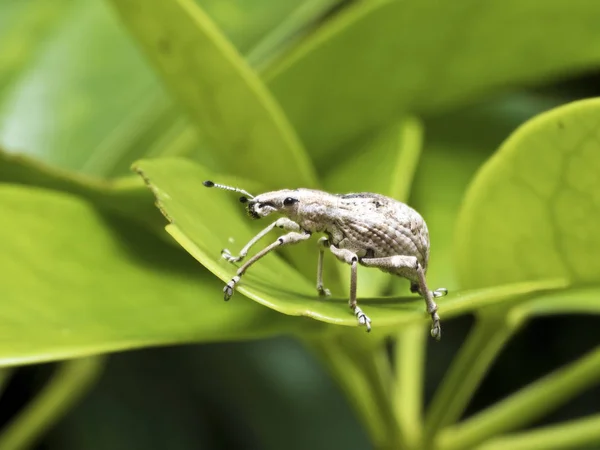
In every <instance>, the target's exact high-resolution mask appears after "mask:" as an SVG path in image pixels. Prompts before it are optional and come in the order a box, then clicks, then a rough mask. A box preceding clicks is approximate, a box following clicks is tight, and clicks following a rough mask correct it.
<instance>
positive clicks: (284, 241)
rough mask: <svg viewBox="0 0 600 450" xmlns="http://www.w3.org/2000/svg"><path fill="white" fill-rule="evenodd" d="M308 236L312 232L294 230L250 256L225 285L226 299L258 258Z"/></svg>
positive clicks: (303, 239)
mask: <svg viewBox="0 0 600 450" xmlns="http://www.w3.org/2000/svg"><path fill="white" fill-rule="evenodd" d="M263 231H264V230H263ZM308 238H310V233H297V232H295V231H292V232H291V233H288V234H284V235H283V236H281V237H279V238H278V239H277V240H276V241H275V242H273V243H272V244H269V245H267V246H266V247H265V248H263V249H262V250H261V251H260V252H258V253H257V254H256V255H254V256H253V257H252V258H250V259H249V260H248V261H246V262H245V263H244V264H243V265H242V266H241V267H240V268H239V269H238V270H237V272H236V274H235V276H234V277H233V278H232V279H231V280H230V281H229V282H228V283H227V284H226V285H225V288H224V289H223V293H224V297H225V301H227V300H229V299H230V298H231V296H232V295H233V292H234V290H235V286H236V285H237V284H238V283H239V282H240V279H241V278H242V276H243V275H244V273H246V271H247V270H248V268H249V267H250V266H251V265H252V264H254V263H255V262H257V261H258V260H260V259H261V258H262V257H263V256H265V255H266V254H268V253H270V252H272V251H273V250H275V249H276V248H278V247H282V246H284V245H290V244H297V243H298V242H302V241H305V240H307V239H308ZM257 240H258V239H257Z"/></svg>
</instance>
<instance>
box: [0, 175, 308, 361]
mask: <svg viewBox="0 0 600 450" xmlns="http://www.w3.org/2000/svg"><path fill="white" fill-rule="evenodd" d="M0 210H2V213H3V217H5V218H6V220H4V221H3V238H2V240H1V241H0V268H1V270H2V273H3V278H2V296H1V299H0V365H1V366H7V365H18V364H23V363H32V362H39V361H50V360H57V359H64V358H70V357H75V356H85V355H93V354H98V353H104V352H111V351H119V350H125V349H131V348H139V347H147V346H155V345H165V344H175V343H188V342H198V341H212V342H214V341H223V340H232V339H248V338H253V337H259V336H265V335H273V334H276V333H293V332H295V330H297V329H298V327H300V328H301V329H302V330H304V331H309V330H311V329H315V327H316V326H317V325H318V324H317V323H316V322H313V321H307V320H298V319H296V320H294V319H291V318H286V317H285V316H282V315H279V314H275V313H274V312H272V311H270V310H268V309H267V308H262V307H260V306H259V305H256V304H255V303H254V302H248V301H231V302H229V303H225V302H223V300H222V297H221V284H220V283H218V282H217V281H216V280H215V279H214V277H212V276H210V275H208V274H207V273H206V272H205V271H203V270H202V268H201V267H200V266H199V265H198V264H196V263H195V262H194V261H193V260H192V259H191V258H190V257H189V256H188V255H186V254H185V253H184V252H181V251H180V250H179V249H176V248H174V247H173V246H171V245H167V244H165V243H163V242H161V241H160V240H159V239H157V238H156V237H155V236H153V235H152V234H149V233H147V232H144V231H143V230H141V229H140V228H139V227H135V226H133V225H132V224H131V223H128V222H126V221H123V220H117V219H115V218H114V217H111V216H109V215H103V214H100V213H99V212H98V211H97V210H96V209H94V208H93V207H92V206H91V205H89V204H88V203H87V202H84V201H82V200H80V199H78V198H76V197H74V196H72V195H67V194H63V193H58V192H53V191H47V190H43V189H33V188H27V187H21V186H13V185H0ZM234 300H238V299H234ZM239 300H243V299H239Z"/></svg>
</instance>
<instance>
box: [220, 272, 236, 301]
mask: <svg viewBox="0 0 600 450" xmlns="http://www.w3.org/2000/svg"><path fill="white" fill-rule="evenodd" d="M239 281H240V277H239V276H235V277H233V278H232V279H231V280H230V281H229V283H227V284H226V285H225V287H224V288H223V299H224V300H225V301H228V300H229V299H230V298H231V296H232V295H233V290H234V288H235V285H236V284H238V282H239Z"/></svg>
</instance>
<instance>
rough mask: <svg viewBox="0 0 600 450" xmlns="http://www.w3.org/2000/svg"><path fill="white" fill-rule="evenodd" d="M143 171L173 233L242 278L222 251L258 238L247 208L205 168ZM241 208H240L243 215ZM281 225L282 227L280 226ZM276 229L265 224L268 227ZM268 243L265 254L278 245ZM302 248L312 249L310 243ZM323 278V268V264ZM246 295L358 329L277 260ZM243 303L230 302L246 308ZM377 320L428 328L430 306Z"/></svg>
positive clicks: (380, 307) (399, 305)
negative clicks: (208, 183)
mask: <svg viewBox="0 0 600 450" xmlns="http://www.w3.org/2000/svg"><path fill="white" fill-rule="evenodd" d="M135 169H136V170H137V171H138V172H139V173H140V174H141V175H142V176H143V177H144V179H145V180H146V182H147V183H148V185H149V187H150V188H151V189H152V191H153V192H154V194H155V195H156V197H157V201H158V206H159V207H160V209H161V211H162V212H163V213H164V214H165V216H167V217H168V218H169V220H170V222H171V224H170V225H169V226H168V227H167V230H168V231H169V233H170V234H171V235H172V236H173V237H174V238H175V240H177V242H179V244H181V245H182V246H183V247H184V248H185V249H186V250H187V251H188V252H189V253H190V254H191V255H192V256H194V258H196V259H197V260H198V261H199V262H200V263H202V264H203V265H204V266H205V267H206V268H207V269H209V270H210V271H211V272H212V273H214V274H215V275H216V276H217V277H219V278H220V279H221V280H222V281H223V282H227V281H229V280H230V279H231V277H233V276H234V275H235V267H234V266H233V265H231V264H230V263H228V262H226V261H225V260H223V259H222V258H220V252H221V249H222V248H223V247H225V246H230V245H231V246H232V247H233V245H235V246H236V247H235V248H240V247H241V246H242V245H244V244H245V243H246V242H247V241H249V240H250V238H251V237H252V236H253V235H254V233H253V232H252V230H251V229H250V227H249V225H248V219H247V218H246V220H244V218H243V216H242V215H241V214H240V213H239V210H240V209H241V208H242V206H241V205H239V203H238V204H237V205H235V204H234V203H233V202H232V201H231V193H229V192H223V191H219V190H215V189H212V190H208V189H207V188H205V187H204V186H202V181H203V180H205V179H210V178H212V177H211V176H210V174H209V173H208V172H207V171H206V170H205V169H203V168H202V167H201V166H199V165H197V164H194V163H192V162H190V161H187V160H183V159H176V158H173V159H164V158H163V159H160V160H153V161H140V162H138V163H136V165H135ZM235 206H237V207H235ZM273 220H274V219H273ZM268 223H270V221H265V226H266V225H267V224H268ZM275 237H276V234H275V232H274V233H273V236H271V237H270V238H269V237H265V238H264V242H263V243H259V244H257V247H258V248H263V247H264V246H266V245H267V243H270V242H273V241H274V240H275ZM298 245H311V243H310V241H308V242H304V243H301V244H298ZM313 245H314V244H313ZM314 268H315V270H316V260H315V267H314ZM563 286H564V283H563V282H562V281H551V280H550V281H549V280H546V281H542V282H539V283H524V284H521V285H513V286H506V287H504V288H502V287H497V288H494V289H490V290H486V291H475V292H463V293H458V294H454V295H449V296H448V297H446V298H444V299H442V300H441V301H440V314H443V315H444V316H443V317H446V318H449V317H452V316H455V315H459V314H464V313H466V312H469V311H473V310H474V309H476V308H478V307H480V306H483V305H485V304H490V303H495V302H500V301H506V300H507V299H512V298H514V297H515V296H520V295H526V294H531V293H533V292H536V291H538V290H540V289H542V290H544V289H554V288H557V287H563ZM237 291H239V294H244V295H245V296H247V297H249V298H251V299H252V300H255V301H257V302H259V303H261V304H263V305H265V306H267V307H269V308H272V309H274V310H276V311H279V312H281V313H284V314H289V315H298V316H308V317H312V318H314V319H317V320H321V321H325V322H329V323H334V324H339V325H345V326H357V321H356V319H355V317H354V316H353V314H352V313H351V312H350V310H349V309H348V306H347V298H340V297H336V296H335V294H336V293H335V292H334V293H333V294H334V296H333V298H326V299H323V298H320V297H318V296H317V293H316V290H315V287H314V282H313V281H312V280H307V279H306V278H304V277H302V276H301V275H300V274H299V273H298V272H296V271H295V270H294V269H292V268H291V267H290V266H289V265H288V264H287V263H285V262H284V261H283V260H282V259H281V258H279V257H278V256H277V255H275V254H273V255H268V256H266V257H264V258H263V259H262V260H260V261H259V262H258V263H256V264H255V265H253V266H252V267H251V268H250V269H249V270H248V272H247V273H246V274H245V275H244V277H243V278H242V281H241V282H240V283H239V284H238V287H237ZM239 294H238V295H235V296H234V297H233V298H232V299H231V300H230V302H236V303H237V302H245V299H243V298H239V297H241V296H240V295H239ZM359 302H362V303H361V304H362V306H363V309H364V311H365V313H366V314H368V315H369V316H370V317H371V319H372V320H373V326H374V327H377V326H397V325H400V324H405V323H415V322H417V323H418V322H420V321H423V322H424V321H426V320H428V318H427V315H426V313H425V310H424V303H423V301H422V300H421V299H420V298H418V297H412V298H377V299H371V298H366V299H359Z"/></svg>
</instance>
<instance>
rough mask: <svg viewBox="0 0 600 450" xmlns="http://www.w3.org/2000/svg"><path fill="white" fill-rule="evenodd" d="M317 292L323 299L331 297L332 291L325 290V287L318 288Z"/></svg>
mask: <svg viewBox="0 0 600 450" xmlns="http://www.w3.org/2000/svg"><path fill="white" fill-rule="evenodd" d="M317 292H318V293H319V296H321V297H329V296H331V291H330V290H329V289H326V288H324V287H323V286H317Z"/></svg>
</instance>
